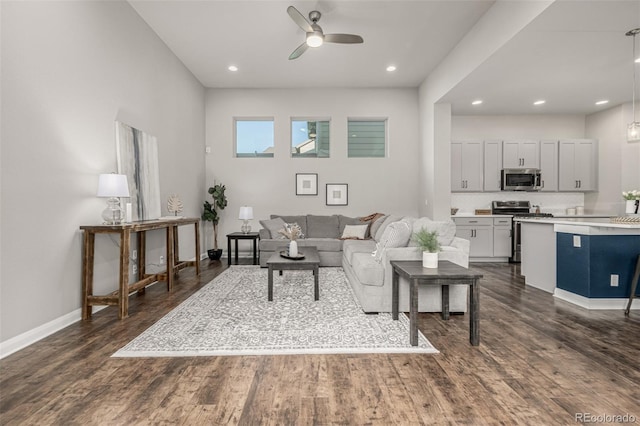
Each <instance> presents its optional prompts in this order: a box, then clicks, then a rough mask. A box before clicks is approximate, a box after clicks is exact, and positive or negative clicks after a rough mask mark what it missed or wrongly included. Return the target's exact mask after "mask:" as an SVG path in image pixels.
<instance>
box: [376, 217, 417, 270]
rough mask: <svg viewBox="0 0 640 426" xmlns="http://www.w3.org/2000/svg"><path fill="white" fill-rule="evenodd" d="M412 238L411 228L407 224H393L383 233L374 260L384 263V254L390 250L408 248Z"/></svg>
mask: <svg viewBox="0 0 640 426" xmlns="http://www.w3.org/2000/svg"><path fill="white" fill-rule="evenodd" d="M409 238H411V227H410V226H409V224H408V223H407V222H393V223H391V224H389V226H387V227H386V228H385V230H384V232H383V233H382V236H381V237H380V241H378V244H376V251H374V252H373V258H374V259H375V260H376V262H378V263H380V262H381V261H382V252H383V251H384V250H385V249H388V248H394V247H406V246H407V243H408V242H409Z"/></svg>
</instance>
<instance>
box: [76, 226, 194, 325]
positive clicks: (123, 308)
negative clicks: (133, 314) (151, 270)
mask: <svg viewBox="0 0 640 426" xmlns="http://www.w3.org/2000/svg"><path fill="white" fill-rule="evenodd" d="M183 225H193V226H194V230H195V246H196V249H195V261H180V260H179V253H178V227H179V226H183ZM199 228H200V219H198V218H176V219H157V220H144V221H140V222H132V223H122V224H120V225H88V226H81V227H80V229H81V230H82V231H84V237H83V244H82V249H83V253H82V319H83V320H86V319H89V318H91V311H92V308H91V307H92V306H95V305H118V307H119V310H118V318H119V319H124V318H126V317H127V316H128V315H129V294H130V293H132V292H134V291H138V292H139V293H143V292H144V288H145V287H146V286H147V285H149V284H151V283H153V282H156V281H161V280H163V279H166V281H167V290H168V291H171V290H172V289H173V278H174V275H176V274H177V273H178V271H179V270H180V269H183V268H186V267H188V266H195V267H196V274H200V262H199V260H200V229H199ZM158 229H164V230H165V232H166V240H167V243H166V246H167V251H166V261H167V270H166V272H164V273H156V274H147V273H146V271H145V264H146V254H145V251H146V232H147V231H153V230H158ZM133 232H136V233H138V259H139V261H138V273H137V277H136V278H137V281H136V282H135V283H132V284H129V257H130V248H129V246H130V243H131V233H133ZM96 234H118V235H120V273H119V284H118V289H117V290H116V291H114V292H112V293H110V294H107V295H102V296H96V295H94V294H93V264H94V252H95V239H96Z"/></svg>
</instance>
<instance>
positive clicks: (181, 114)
mask: <svg viewBox="0 0 640 426" xmlns="http://www.w3.org/2000/svg"><path fill="white" fill-rule="evenodd" d="M0 7H1V8H2V9H1V10H2V13H1V15H2V22H1V23H2V29H1V31H2V33H1V35H2V77H1V78H2V80H1V83H2V124H3V126H2V134H1V136H2V159H1V161H2V168H1V182H2V195H1V201H2V204H1V227H0V230H1V232H2V241H1V247H2V248H1V256H2V257H1V260H0V262H1V265H2V267H1V276H0V277H1V282H0V292H1V296H0V299H1V302H0V303H1V310H2V312H1V316H0V318H1V327H0V341H2V344H3V346H2V352H3V353H5V354H6V351H9V350H11V348H10V346H11V347H14V348H15V345H16V344H17V343H16V339H18V338H19V335H20V336H22V335H24V334H25V332H27V331H29V330H34V329H36V328H38V327H44V329H47V330H48V331H55V330H54V329H55V327H57V326H61V325H65V323H68V322H73V321H75V320H77V319H79V318H80V311H79V308H80V307H81V297H80V296H81V247H82V246H81V232H80V231H79V226H81V225H85V224H88V225H91V224H97V223H99V222H100V213H101V211H102V210H103V209H104V206H105V202H104V200H103V199H98V198H96V196H95V194H96V185H97V176H98V174H100V173H105V172H111V171H115V170H116V167H117V166H116V151H115V134H114V120H116V119H118V120H120V121H123V122H126V123H128V124H130V125H132V126H134V127H137V128H140V129H142V130H145V131H146V132H148V133H150V134H152V135H155V136H156V137H157V140H158V149H159V162H160V190H161V195H162V199H163V200H166V198H167V196H168V195H169V194H171V193H178V194H179V195H180V196H181V197H182V199H183V201H184V206H185V207H184V213H183V214H184V215H187V216H199V215H200V202H201V194H202V193H203V191H204V182H205V177H204V158H203V156H204V88H203V87H202V86H201V85H200V83H199V82H198V81H197V80H196V79H195V78H194V77H193V75H192V74H191V73H190V72H189V71H188V70H186V68H185V67H184V66H183V64H182V63H181V62H180V61H179V60H178V59H177V58H176V57H175V56H174V55H173V54H172V53H171V52H170V51H169V49H168V48H167V47H166V45H165V44H164V43H163V42H162V41H161V40H160V39H159V38H158V37H157V36H156V35H155V33H154V32H153V31H151V29H150V28H149V27H148V26H147V25H146V24H145V23H144V21H142V19H141V18H140V17H139V16H138V15H137V14H136V12H135V11H134V10H133V9H132V8H131V7H130V5H129V4H128V3H126V2H109V1H104V2H102V1H97V2H57V1H50V2H1V3H0ZM163 212H166V207H165V206H164V205H163ZM184 234H185V235H184V237H183V238H182V241H183V242H184V243H185V246H183V247H184V248H183V249H181V252H182V253H188V252H192V250H193V244H194V239H193V236H192V235H191V234H192V233H191V234H187V233H184ZM117 242H118V240H117V238H113V239H111V238H109V237H107V236H99V237H98V238H97V241H96V257H95V262H96V277H95V279H96V290H97V291H111V290H115V289H116V288H117V281H116V280H117V270H118V251H117V247H116V243H117ZM163 242H164V241H163V239H162V237H161V236H160V235H155V234H154V235H152V236H150V239H149V244H150V252H151V253H161V252H162V250H163V247H161V245H163ZM150 261H152V260H150ZM16 336H18V337H16ZM9 339H11V341H9Z"/></svg>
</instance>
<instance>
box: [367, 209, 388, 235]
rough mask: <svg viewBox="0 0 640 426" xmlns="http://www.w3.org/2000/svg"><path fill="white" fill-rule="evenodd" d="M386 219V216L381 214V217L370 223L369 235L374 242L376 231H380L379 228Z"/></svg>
mask: <svg viewBox="0 0 640 426" xmlns="http://www.w3.org/2000/svg"><path fill="white" fill-rule="evenodd" d="M386 218H387V215H384V214H383V215H382V216H379V217H378V218H377V219H374V220H373V221H372V222H371V227H369V235H370V236H371V238H373V239H374V240H375V239H376V234H377V233H378V229H380V226H382V224H383V223H384V221H385V219H386Z"/></svg>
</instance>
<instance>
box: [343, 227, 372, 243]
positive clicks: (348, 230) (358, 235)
mask: <svg viewBox="0 0 640 426" xmlns="http://www.w3.org/2000/svg"><path fill="white" fill-rule="evenodd" d="M368 227H369V225H345V227H344V232H342V237H340V238H341V239H343V240H346V239H356V240H364V238H365V236H366V235H367V228H368Z"/></svg>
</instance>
